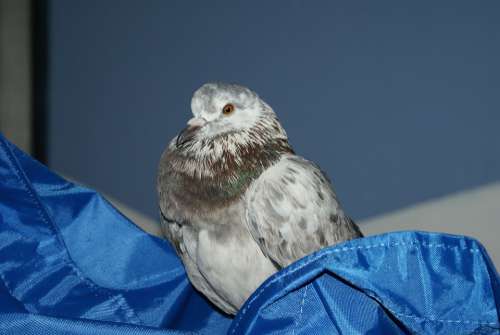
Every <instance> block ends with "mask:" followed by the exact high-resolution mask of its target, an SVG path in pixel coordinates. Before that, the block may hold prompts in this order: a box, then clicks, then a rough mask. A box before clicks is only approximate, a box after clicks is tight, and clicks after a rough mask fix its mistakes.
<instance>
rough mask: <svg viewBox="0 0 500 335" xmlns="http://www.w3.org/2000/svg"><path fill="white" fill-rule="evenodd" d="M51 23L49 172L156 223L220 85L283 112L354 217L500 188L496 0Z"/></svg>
mask: <svg viewBox="0 0 500 335" xmlns="http://www.w3.org/2000/svg"><path fill="white" fill-rule="evenodd" d="M479 5H480V6H479ZM49 11H50V18H49V23H50V27H49V34H50V35H49V38H50V54H49V56H50V73H49V75H50V78H49V80H50V85H49V93H50V96H49V114H50V119H49V125H50V128H49V134H50V138H49V164H50V166H51V167H52V168H55V169H56V170H58V171H61V172H63V173H66V174H67V175H70V176H73V177H76V178H77V179H80V180H82V181H83V182H86V183H88V184H90V185H92V186H97V187H99V188H101V189H103V190H105V191H107V192H108V193H109V194H111V195H113V196H115V197H117V198H118V199H120V200H122V201H124V202H125V203H127V204H129V205H131V206H133V207H136V208H138V209H140V210H142V211H143V212H145V213H146V214H149V215H154V216H156V209H157V206H156V193H155V185H154V183H155V174H156V166H157V162H158V159H159V156H160V154H161V152H162V150H163V147H164V146H165V145H166V143H167V142H168V141H169V139H170V138H172V137H173V136H175V134H176V133H177V132H178V131H179V130H180V129H181V127H183V125H184V123H185V122H186V120H187V119H188V118H189V117H190V108H189V102H190V96H191V94H192V92H193V91H194V90H195V89H196V88H197V87H198V86H200V85H201V84H203V83H204V82H206V81H213V80H223V81H230V82H238V83H242V84H245V85H247V86H249V87H251V88H253V89H254V90H255V91H257V92H258V93H259V94H260V95H261V96H262V97H263V98H264V99H265V100H266V101H267V102H268V103H269V104H270V105H271V106H273V107H274V109H275V110H276V112H277V113H278V115H279V116H280V118H281V120H282V122H283V124H284V126H285V128H286V130H287V131H288V134H289V136H290V138H291V142H292V144H293V145H294V147H295V149H296V151H297V152H298V153H299V154H301V155H303V156H305V157H306V158H309V159H311V160H314V161H316V162H317V163H319V164H320V165H321V166H322V168H323V169H324V170H325V171H326V172H327V173H328V174H329V175H330V176H331V177H332V179H333V181H334V184H335V186H336V190H337V193H338V194H339V196H340V199H341V200H342V201H343V203H344V206H345V207H346V209H347V211H348V212H349V213H350V214H351V215H352V216H353V217H354V218H356V219H360V218H364V217H368V216H372V215H374V214H379V213H383V212H385V211H389V210H394V209H397V208H400V207H402V206H406V205H409V204H412V203H415V202H418V201H422V200H425V199H428V198H430V197H436V196H440V195H445V194H448V193H450V192H454V191H457V190H462V189H467V188H471V187H474V186H478V185H481V184H484V183H488V182H491V181H495V180H499V179H500V65H499V64H500V61H499V60H500V19H499V18H500V2H498V1H482V2H471V1H439V2H436V1H413V2H402V1H382V2H380V1H329V2H327V1H229V0H227V1H175V2H174V1H161V0H159V1H133V0H128V1H64V0H59V1H55V0H53V1H50V6H49Z"/></svg>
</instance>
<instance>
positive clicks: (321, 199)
mask: <svg viewBox="0 0 500 335" xmlns="http://www.w3.org/2000/svg"><path fill="white" fill-rule="evenodd" d="M245 201H246V206H245V208H246V212H245V214H246V215H245V221H246V224H247V227H248V229H249V231H250V233H251V234H252V236H253V238H254V239H255V241H256V242H257V243H258V244H259V246H260V248H261V249H262V251H263V252H264V254H265V255H266V256H267V257H268V258H270V259H271V260H272V261H273V262H275V263H276V264H277V265H279V266H281V267H285V266H287V265H289V264H290V263H292V262H294V261H296V260H297V259H299V258H302V257H303V256H305V255H307V254H309V253H312V252H314V251H316V250H318V249H321V248H323V247H326V246H329V245H332V244H335V243H338V242H341V241H345V240H349V239H353V238H358V237H362V234H361V232H360V231H359V228H358V227H357V226H356V224H355V223H354V222H353V221H352V220H351V219H350V218H349V217H347V216H345V215H344V213H343V211H342V209H341V207H340V204H339V202H338V201H337V198H336V195H335V192H334V191H333V189H332V186H331V183H330V181H329V179H328V177H327V176H326V175H325V174H324V173H323V172H322V171H321V170H320V169H319V168H318V167H317V166H316V165H315V164H314V163H312V162H310V161H307V160H305V159H303V158H301V157H299V156H295V155H284V156H283V157H282V158H281V160H280V161H279V162H277V163H276V164H275V165H273V166H271V167H270V168H268V169H267V170H266V171H264V172H263V173H262V174H261V175H260V176H259V178H258V179H257V180H255V181H254V183H252V185H251V186H250V188H249V189H248V191H247V194H246V199H245Z"/></svg>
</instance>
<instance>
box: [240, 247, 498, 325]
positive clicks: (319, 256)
mask: <svg viewBox="0 0 500 335" xmlns="http://www.w3.org/2000/svg"><path fill="white" fill-rule="evenodd" d="M397 246H413V247H415V246H423V247H426V248H441V249H450V250H452V249H459V250H465V251H469V252H471V253H480V252H481V250H479V249H475V248H464V247H460V246H449V245H446V244H434V243H425V242H421V243H419V242H417V241H411V242H410V243H407V242H394V243H379V244H374V245H368V246H356V247H338V248H334V249H327V250H324V251H323V252H321V251H320V252H319V253H318V254H316V255H315V256H314V257H313V258H312V259H309V260H308V262H307V263H301V264H297V266H295V267H294V266H292V267H291V268H290V269H288V270H287V271H286V272H284V273H282V274H281V275H278V276H276V277H275V278H273V279H272V280H270V281H269V282H268V283H267V284H266V285H264V286H263V287H261V288H260V289H259V291H258V292H257V293H256V294H255V296H254V297H253V298H252V300H250V301H249V302H248V305H246V306H245V308H244V309H243V310H242V312H241V314H240V316H239V317H238V321H237V322H236V324H235V325H234V328H233V330H232V331H231V334H234V333H235V332H236V329H237V328H238V326H239V325H240V322H241V321H242V319H243V316H244V315H245V314H246V313H247V311H248V310H249V309H250V306H251V305H252V304H253V303H254V302H255V300H257V298H259V297H260V295H261V294H262V293H263V292H264V291H265V290H266V289H267V288H268V287H269V286H270V285H272V284H274V283H275V282H276V281H278V280H281V279H282V278H283V277H286V276H288V275H290V274H292V273H294V272H296V271H299V270H301V269H302V268H304V267H306V266H307V265H309V264H311V263H313V262H316V261H318V260H320V259H322V258H324V257H326V256H328V255H330V254H334V253H342V252H347V251H354V250H366V249H373V248H383V247H388V248H390V247H397ZM384 306H385V305H384ZM385 307H386V308H387V309H388V310H390V311H391V312H392V313H394V314H396V315H400V316H403V317H409V318H414V319H419V320H425V321H430V322H446V323H473V324H479V325H490V326H491V325H494V326H497V325H498V323H496V322H488V321H475V320H446V319H429V318H421V317H418V316H413V315H406V314H401V313H399V312H395V311H394V310H392V309H391V308H389V307H387V306H385Z"/></svg>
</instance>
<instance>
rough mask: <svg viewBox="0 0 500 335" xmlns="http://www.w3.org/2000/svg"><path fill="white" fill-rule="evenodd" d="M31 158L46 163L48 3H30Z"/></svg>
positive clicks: (42, 0)
mask: <svg viewBox="0 0 500 335" xmlns="http://www.w3.org/2000/svg"><path fill="white" fill-rule="evenodd" d="M31 8H32V12H31V29H32V34H31V38H32V92H33V93H32V94H33V100H32V101H33V102H32V104H33V105H32V113H33V118H32V122H33V127H32V129H33V136H32V141H33V156H34V157H35V158H36V159H38V160H39V161H40V162H42V163H45V164H47V142H48V141H47V124H48V123H47V116H48V115H47V113H48V90H47V87H48V42H49V36H48V0H33V1H32V2H31Z"/></svg>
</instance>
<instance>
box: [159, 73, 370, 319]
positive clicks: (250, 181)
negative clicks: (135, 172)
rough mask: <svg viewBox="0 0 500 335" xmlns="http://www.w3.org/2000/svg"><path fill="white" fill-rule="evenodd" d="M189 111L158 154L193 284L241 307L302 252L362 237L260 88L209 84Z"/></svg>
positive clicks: (221, 304)
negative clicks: (291, 140)
mask: <svg viewBox="0 0 500 335" xmlns="http://www.w3.org/2000/svg"><path fill="white" fill-rule="evenodd" d="M191 110H192V114H193V116H194V117H193V118H192V119H190V120H189V121H188V123H187V127H186V128H185V129H184V130H182V131H181V132H180V133H179V135H178V136H176V137H175V138H174V139H173V140H172V141H171V142H170V143H169V144H168V146H167V148H166V149H165V151H164V152H163V154H162V156H161V158H160V163H159V168H158V178H157V191H158V197H159V208H160V217H161V228H162V232H163V234H164V236H165V237H166V239H168V240H169V241H170V243H171V245H172V246H173V248H174V249H175V251H176V253H177V254H178V255H179V257H180V258H181V260H182V262H183V264H184V267H185V269H186V272H187V275H188V277H189V280H190V281H191V283H192V284H193V286H194V287H195V288H196V289H197V290H198V291H200V292H201V293H202V294H203V295H205V296H206V297H207V298H208V300H209V301H211V302H212V303H213V304H214V305H215V306H217V307H218V308H220V309H221V310H222V311H223V312H225V313H227V314H229V315H234V314H236V313H237V312H238V310H239V309H240V308H241V306H242V305H243V304H244V302H245V301H246V300H247V299H248V297H249V296H250V295H251V294H252V293H253V292H254V291H255V290H256V289H257V288H258V287H259V286H260V285H261V284H262V283H263V282H264V281H265V280H266V279H267V278H268V277H270V276H271V275H272V274H274V273H275V272H277V271H279V270H281V269H283V268H284V267H286V266H288V265H289V264H291V263H293V262H295V261H296V260H298V259H300V258H302V257H304V256H306V255H308V254H310V253H313V252H315V251H317V250H319V249H321V248H324V247H327V246H331V245H333V244H336V243H339V242H343V241H346V240H350V239H354V238H360V237H363V235H362V233H361V231H360V230H359V228H358V226H357V225H356V224H355V223H354V222H353V220H351V219H350V218H349V217H348V216H347V215H346V214H344V211H343V210H342V208H341V206H340V203H339V201H338V200H337V196H336V194H335V192H334V190H333V187H332V184H331V182H330V180H329V179H328V177H327V176H326V174H325V173H324V172H322V171H321V170H320V168H319V167H318V166H317V165H315V164H314V163H312V162H310V161H308V160H306V159H304V158H302V157H300V156H298V155H296V154H295V153H294V151H293V149H292V147H291V145H290V143H289V142H288V137H287V134H286V132H285V130H284V129H283V127H282V125H281V124H280V122H279V120H278V118H277V116H276V114H275V112H274V111H273V109H272V108H271V107H270V106H269V105H268V104H267V103H266V102H264V101H263V100H262V99H261V98H259V96H258V95H257V94H256V93H255V92H253V91H252V90H250V89H248V88H246V87H244V86H240V85H237V84H227V83H219V82H216V83H207V84H205V85H203V86H202V87H200V88H199V89H198V90H196V91H195V93H194V94H193V97H192V100H191Z"/></svg>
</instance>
